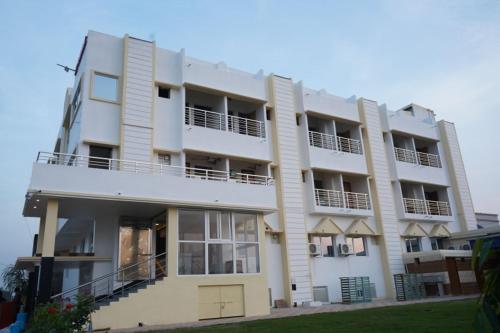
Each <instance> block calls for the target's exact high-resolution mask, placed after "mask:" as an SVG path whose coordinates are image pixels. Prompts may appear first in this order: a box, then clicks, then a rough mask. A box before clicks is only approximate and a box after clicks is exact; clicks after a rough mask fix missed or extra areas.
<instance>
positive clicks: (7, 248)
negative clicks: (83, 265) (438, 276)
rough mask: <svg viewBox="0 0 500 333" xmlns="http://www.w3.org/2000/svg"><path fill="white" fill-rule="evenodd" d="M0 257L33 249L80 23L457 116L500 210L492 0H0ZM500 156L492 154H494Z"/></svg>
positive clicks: (478, 184) (82, 28) (476, 192)
mask: <svg viewBox="0 0 500 333" xmlns="http://www.w3.org/2000/svg"><path fill="white" fill-rule="evenodd" d="M0 22H1V23H0V45H2V46H1V48H0V152H1V154H2V156H3V162H2V163H0V212H1V215H0V269H1V268H2V266H3V265H5V264H8V263H11V262H13V261H14V260H15V257H17V256H21V255H29V254H30V251H31V245H32V235H33V233H35V232H36V231H37V229H38V222H37V221H35V220H32V219H27V218H23V217H22V214H21V212H22V206H23V201H24V194H25V191H26V188H27V185H28V182H29V177H30V171H31V163H32V162H33V160H34V158H35V156H36V153H37V151H39V150H51V149H52V148H53V145H54V141H55V137H56V134H57V131H58V126H59V124H60V119H61V116H62V105H63V101H64V92H65V88H66V87H67V86H70V85H72V79H73V76H72V75H71V74H68V73H65V72H64V71H62V70H61V69H60V68H58V67H56V65H55V64H56V63H62V64H68V65H71V66H74V65H75V63H76V60H77V57H78V53H79V51H80V48H81V45H82V41H83V38H84V36H85V34H86V32H87V31H88V30H97V31H102V32H106V33H109V34H114V35H117V36H122V35H124V34H125V33H129V34H130V35H133V36H137V37H142V38H147V39H152V38H153V39H155V40H156V41H157V44H158V45H159V46H160V47H163V48H168V49H173V50H180V49H181V48H185V49H186V51H187V54H188V55H189V56H193V57H198V58H202V59H204V60H209V61H214V62H219V61H224V62H226V63H227V64H228V65H229V66H231V67H235V68H238V69H242V70H246V71H250V72H257V71H258V70H259V69H261V68H262V69H263V70H264V71H265V72H266V73H270V72H273V73H276V74H280V75H286V76H291V77H292V78H293V79H294V80H303V81H304V84H305V85H306V86H308V87H311V88H315V89H321V88H324V89H326V90H327V91H328V92H331V93H333V94H336V95H340V96H345V97H349V96H351V95H357V96H364V97H367V98H370V99H375V100H377V101H379V103H387V104H388V106H389V108H391V109H398V108H399V107H401V106H403V105H406V104H408V103H409V102H415V103H418V104H421V105H423V106H426V107H429V108H431V109H433V110H434V111H435V112H436V113H437V116H438V118H439V119H442V118H443V119H447V120H449V121H452V122H454V123H455V125H456V127H457V131H458V134H459V138H460V142H461V148H462V154H463V158H464V162H465V165H466V168H467V172H468V177H469V182H470V187H471V191H472V195H473V200H474V204H475V208H476V210H478V211H486V212H495V213H499V212H500V208H499V203H500V191H499V190H498V189H499V188H500V180H499V177H498V172H497V165H498V164H500V154H499V153H500V149H499V147H498V143H499V142H500V130H499V129H498V124H499V121H500V77H499V73H500V2H499V1H426V0H419V1H290V0H288V1H264V0H261V1H244V2H243V1H187V0H182V1H134V2H132V1H50V2H46V1H14V0H11V1H6V0H0ZM497 163H498V164H497Z"/></svg>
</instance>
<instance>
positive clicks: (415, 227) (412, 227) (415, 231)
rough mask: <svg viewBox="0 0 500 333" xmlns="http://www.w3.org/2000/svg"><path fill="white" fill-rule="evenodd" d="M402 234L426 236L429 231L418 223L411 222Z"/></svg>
mask: <svg viewBox="0 0 500 333" xmlns="http://www.w3.org/2000/svg"><path fill="white" fill-rule="evenodd" d="M402 236H408V237H426V236H427V233H426V232H425V230H424V228H422V226H421V225H420V224H418V223H410V224H409V225H408V228H406V230H405V232H404V233H403V235H402Z"/></svg>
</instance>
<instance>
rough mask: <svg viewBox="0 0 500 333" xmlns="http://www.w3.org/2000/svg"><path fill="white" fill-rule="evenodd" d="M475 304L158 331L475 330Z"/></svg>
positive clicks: (395, 308)
mask: <svg viewBox="0 0 500 333" xmlns="http://www.w3.org/2000/svg"><path fill="white" fill-rule="evenodd" d="M475 304H476V301H475V300H466V301H450V302H436V303H425V304H411V305H403V306H392V307H385V308H376V309H366V310H355V311H348V312H336V313H323V314H315V315H305V316H298V317H288V318H279V319H263V320H255V321H248V322H242V323H237V324H225V325H216V326H208V327H198V328H182V329H176V330H168V331H154V332H155V333H164V332H168V333H171V332H178V333H191V332H204V333H211V332H214V333H218V332H231V333H233V332H234V333H242V332H244V333H254V332H255V333H268V332H269V333H271V332H287V333H302V332H304V333H306V332H307V333H310V332H314V333H323V332H325V333H326V332H335V333H339V332H356V333H365V332H366V333H377V332H404V333H409V332H412V333H414V332H440V333H443V332H473V318H474V313H475Z"/></svg>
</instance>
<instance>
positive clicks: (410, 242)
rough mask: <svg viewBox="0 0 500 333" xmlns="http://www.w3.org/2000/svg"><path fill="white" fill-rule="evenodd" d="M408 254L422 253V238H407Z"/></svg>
mask: <svg viewBox="0 0 500 333" xmlns="http://www.w3.org/2000/svg"><path fill="white" fill-rule="evenodd" d="M405 243H406V252H420V237H412V238H406V239H405Z"/></svg>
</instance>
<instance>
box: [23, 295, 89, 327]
mask: <svg viewBox="0 0 500 333" xmlns="http://www.w3.org/2000/svg"><path fill="white" fill-rule="evenodd" d="M93 305H94V300H93V298H92V297H90V296H84V295H77V297H76V302H75V303H70V302H64V301H59V302H51V303H47V304H41V305H38V306H37V307H36V309H35V314H34V316H33V320H32V321H31V323H30V326H29V329H28V332H31V333H35V332H36V333H63V332H64V333H66V332H68V333H69V332H72V333H80V332H82V333H83V332H86V329H85V326H86V325H87V324H88V323H89V322H90V314H91V313H92V311H93Z"/></svg>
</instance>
